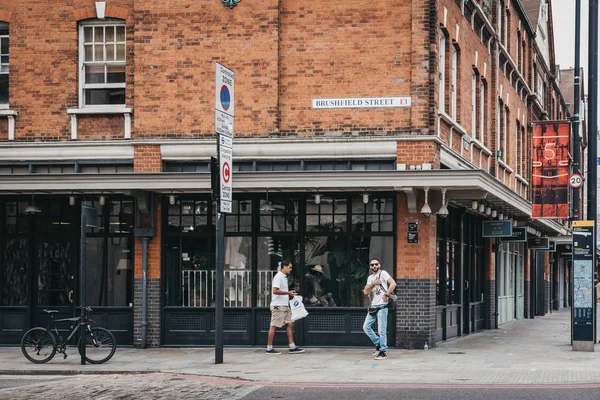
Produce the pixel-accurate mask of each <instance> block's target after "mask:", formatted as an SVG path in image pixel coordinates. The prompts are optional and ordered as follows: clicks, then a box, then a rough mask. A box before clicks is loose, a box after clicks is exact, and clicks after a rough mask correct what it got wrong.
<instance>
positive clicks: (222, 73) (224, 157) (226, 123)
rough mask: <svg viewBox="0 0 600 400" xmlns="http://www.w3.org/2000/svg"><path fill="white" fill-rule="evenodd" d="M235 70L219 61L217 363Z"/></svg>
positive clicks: (220, 351)
mask: <svg viewBox="0 0 600 400" xmlns="http://www.w3.org/2000/svg"><path fill="white" fill-rule="evenodd" d="M234 79H235V75H234V72H233V71H232V70H230V69H228V68H226V67H224V66H223V65H221V64H219V63H217V64H216V73H215V132H216V133H217V157H218V160H219V162H218V164H217V162H216V160H214V161H212V160H211V178H213V180H212V182H213V185H212V186H213V199H214V198H215V197H217V196H218V202H217V227H216V238H217V240H216V248H215V251H216V255H215V258H216V260H215V261H216V273H217V279H216V290H215V364H222V363H223V318H224V307H225V305H224V302H225V293H224V292H225V289H224V287H223V285H224V280H225V276H224V275H225V213H230V212H231V205H232V200H233V199H232V194H231V193H232V172H233V162H232V161H233V132H234V129H233V125H234V116H235V101H234V87H235V86H234V82H235V81H234Z"/></svg>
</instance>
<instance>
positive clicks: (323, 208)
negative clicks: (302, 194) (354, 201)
mask: <svg viewBox="0 0 600 400" xmlns="http://www.w3.org/2000/svg"><path fill="white" fill-rule="evenodd" d="M347 211H348V198H347V197H331V196H321V199H320V202H319V204H316V203H315V201H314V198H311V197H309V198H308V200H307V202H306V231H307V232H346V231H347V230H348V229H347V218H348V216H347Z"/></svg>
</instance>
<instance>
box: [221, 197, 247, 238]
mask: <svg viewBox="0 0 600 400" xmlns="http://www.w3.org/2000/svg"><path fill="white" fill-rule="evenodd" d="M231 209H232V212H231V213H229V214H224V215H225V232H227V233H229V232H251V231H252V200H233V201H232V202H231Z"/></svg>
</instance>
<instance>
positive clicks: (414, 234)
mask: <svg viewBox="0 0 600 400" xmlns="http://www.w3.org/2000/svg"><path fill="white" fill-rule="evenodd" d="M408 243H419V223H418V222H409V223H408Z"/></svg>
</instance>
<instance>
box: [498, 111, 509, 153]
mask: <svg viewBox="0 0 600 400" xmlns="http://www.w3.org/2000/svg"><path fill="white" fill-rule="evenodd" d="M509 120H510V118H509V111H508V107H506V106H505V107H504V117H503V118H502V143H501V144H500V146H501V148H502V157H500V158H502V161H504V162H505V163H506V162H508V158H507V157H508V154H506V149H507V148H508V146H507V144H508V135H509V133H510V132H509V127H508V121H509Z"/></svg>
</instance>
